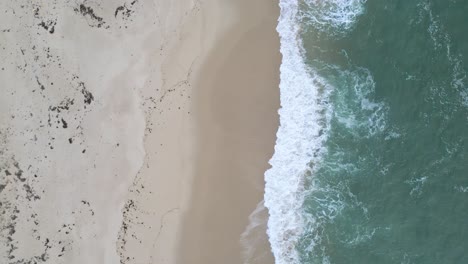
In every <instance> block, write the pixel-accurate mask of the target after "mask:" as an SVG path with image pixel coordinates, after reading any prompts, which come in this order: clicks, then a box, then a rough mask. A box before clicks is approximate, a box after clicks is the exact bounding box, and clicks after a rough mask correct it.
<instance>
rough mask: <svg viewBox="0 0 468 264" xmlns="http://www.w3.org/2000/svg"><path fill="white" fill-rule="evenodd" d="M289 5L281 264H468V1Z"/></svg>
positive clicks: (275, 222)
mask: <svg viewBox="0 0 468 264" xmlns="http://www.w3.org/2000/svg"><path fill="white" fill-rule="evenodd" d="M281 3H282V18H280V26H279V28H278V31H279V33H280V35H281V36H282V53H283V64H284V65H283V66H284V67H283V68H282V76H281V77H282V78H281V81H282V84H281V87H280V88H281V92H282V98H281V100H282V106H283V109H282V111H283V112H281V111H280V115H281V126H282V128H281V127H280V131H279V132H278V142H277V149H276V152H275V156H274V157H273V159H272V161H271V164H272V166H273V168H272V169H271V170H270V171H269V172H267V174H266V181H267V188H266V194H265V203H266V205H267V207H268V208H269V210H270V220H269V231H268V232H269V233H268V234H269V236H270V242H271V243H272V248H273V252H274V254H275V258H276V262H277V263H314V264H315V263H324V264H325V263H327V264H328V263H329V264H349V263H352V264H354V263H356V264H367V263H369V264H374V263H376V264H385V263H402V264H410V263H414V264H416V263H421V264H423V263H424V264H432V263H434V264H441V263H468V148H467V146H466V144H467V143H468V78H467V72H468V68H467V65H468V61H467V60H468V1H466V0H411V1H409V0H399V1H396V0H367V1H359V0H355V1H353V0H348V1H344V0H343V1H339V0H328V1H327V0H322V1H319V0H309V1H306V0H304V1H294V0H283V1H281ZM288 10H289V11H290V12H289V18H290V19H289V20H288V19H287V18H286V17H287V16H286V15H285V12H286V11H288ZM281 21H283V22H281ZM285 21H286V22H285ZM282 23H284V25H288V27H282V26H281V25H282ZM294 25H295V26H294ZM287 30H289V31H287ZM288 32H289V33H288ZM288 34H290V35H291V36H292V35H295V36H297V40H293V38H292V37H288V36H290V35H288ZM288 41H289V42H288ZM291 41H292V42H295V43H290V42H291ZM288 45H297V46H299V49H298V51H294V50H293V51H288V50H287V49H286V48H287V47H289V46H288ZM291 47H292V46H291ZM294 52H296V53H298V54H299V55H300V58H301V59H302V62H301V63H302V64H301V63H299V62H297V63H291V62H290V61H289V60H291V61H293V60H295V59H296V60H297V58H296V57H295V55H294V54H295V53H294ZM288 54H289V55H288ZM288 65H289V66H288ZM304 69H305V73H306V74H307V78H308V79H309V81H304V79H302V80H303V81H297V82H294V80H295V79H297V78H299V77H298V74H300V73H301V71H303V70H304ZM288 72H289V74H288ZM293 72H296V73H298V74H296V75H292V73H293ZM300 78H305V77H304V76H302V77H300ZM293 85H301V86H302V88H301V89H303V90H301V91H299V92H294V91H295V90H294V89H295V88H293V87H292V86H293ZM312 90H314V91H312ZM307 93H312V95H311V96H309V97H310V98H309V97H308V95H307ZM295 97H303V98H308V100H309V101H307V102H304V100H302V101H294V102H293V101H292V100H297V99H291V98H295ZM288 102H291V105H289V103H288ZM293 104H295V106H293ZM298 104H304V105H301V106H300V107H299V106H298ZM305 104H312V105H315V106H314V108H313V109H309V110H304V109H308V108H307V107H308V106H306V105H305ZM303 111H305V112H303ZM296 116H302V117H301V118H300V120H296V121H295V118H297V117H296ZM291 120H292V121H291ZM312 121H313V122H315V124H319V126H318V127H317V126H311V125H310V124H309V122H312ZM305 131H313V132H312V133H310V134H307V133H305ZM286 138H287V139H286ZM284 142H288V143H284ZM310 142H312V144H310V145H308V143H310ZM283 145H284V146H283ZM286 146H287V147H286ZM283 148H284V149H288V151H286V150H284V151H283V150H282V149H283ZM301 153H302V154H301ZM287 155H289V158H288V157H286V156H287ZM292 160H294V161H300V162H298V163H297V164H294V165H291V164H293V163H292V162H288V161H292ZM285 179H288V180H285ZM284 186H288V187H284ZM281 193H282V194H281ZM284 193H288V194H284ZM275 197H279V198H278V199H276V198H275ZM275 199H276V200H275ZM281 203H282V204H281ZM288 219H289V220H288Z"/></svg>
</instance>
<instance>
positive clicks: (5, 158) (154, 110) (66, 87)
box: [0, 0, 279, 264]
mask: <svg viewBox="0 0 468 264" xmlns="http://www.w3.org/2000/svg"><path fill="white" fill-rule="evenodd" d="M250 2H252V1H247V0H242V1H234V0H199V1H196V0H195V1H192V0H172V1H165V0H122V1H113V0H104V1H91V0H73V1H72V0H68V1H41V2H35V1H28V0H19V1H13V0H7V1H1V2H0V10H1V12H2V15H1V16H0V68H1V69H0V85H1V87H0V209H1V210H0V263H8V264H9V263H67V264H68V263H80V264H81V263H89V264H93V263H96V264H102V263H138V264H139V263H158V264H159V263H176V262H178V263H242V260H241V255H242V248H241V243H240V239H241V234H242V233H243V232H244V231H245V230H246V226H247V225H248V223H249V222H248V221H249V220H248V217H249V214H250V213H251V212H252V211H253V210H254V209H255V208H256V205H257V203H258V202H259V201H261V199H262V195H263V172H264V171H265V169H266V168H267V160H268V158H269V157H270V156H271V154H272V151H273V144H274V134H275V131H276V128H277V116H276V109H277V108H278V91H277V87H278V76H279V73H278V67H279V54H278V50H279V40H278V39H277V36H276V33H275V32H274V26H275V25H276V18H277V16H278V10H277V8H276V7H275V6H276V5H277V3H276V2H271V1H266V0H258V1H254V2H255V3H250ZM192 98H193V100H192ZM259 208H261V207H259ZM264 213H265V212H264V211H263V214H264ZM259 215H260V222H258V223H260V225H259V228H255V225H256V224H257V222H256V221H257V220H255V219H253V218H252V219H253V221H251V227H254V228H252V229H248V230H249V231H252V232H245V233H244V236H243V238H244V240H245V241H248V243H254V244H255V245H256V247H255V248H256V249H257V251H259V252H260V253H258V252H257V251H252V252H250V253H252V255H249V254H250V253H249V251H246V252H245V253H246V254H247V255H246V256H247V257H249V256H252V257H255V256H259V255H260V256H262V259H263V260H262V261H263V262H248V263H272V259H271V254H269V246H268V243H267V242H266V235H265V232H264V230H263V231H262V228H264V225H263V224H264V221H265V219H264V218H263V219H262V218H261V217H262V216H261V214H259ZM253 216H255V217H256V216H257V215H253ZM263 217H264V216H263ZM257 233H258V234H259V235H258V236H257ZM252 237H253V239H252ZM257 239H258V240H259V241H256V240H257Z"/></svg>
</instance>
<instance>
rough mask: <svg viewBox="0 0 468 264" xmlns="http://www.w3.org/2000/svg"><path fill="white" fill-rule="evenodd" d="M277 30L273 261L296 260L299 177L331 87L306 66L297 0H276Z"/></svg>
mask: <svg viewBox="0 0 468 264" xmlns="http://www.w3.org/2000/svg"><path fill="white" fill-rule="evenodd" d="M280 7H281V15H280V18H279V23H278V27H277V30H278V32H279V35H280V38H281V53H282V55H283V61H282V64H281V68H280V71H281V74H280V75H281V81H280V96H281V109H280V110H279V114H280V127H279V129H278V133H277V141H276V146H275V153H274V155H273V157H272V158H271V160H270V164H271V165H272V168H271V169H270V170H268V171H267V172H266V173H265V180H266V186H265V206H266V207H267V208H268V209H269V214H270V217H269V220H268V230H267V233H268V236H269V240H270V243H271V246H272V251H273V254H274V256H275V259H276V263H278V264H286V263H287V264H294V263H299V256H298V254H297V251H296V249H295V245H296V243H297V241H298V239H299V237H300V235H301V233H302V227H303V219H302V209H301V207H302V203H303V195H304V190H303V183H304V177H305V176H306V175H308V174H312V173H313V166H311V165H312V164H317V163H318V161H319V159H320V157H321V156H322V155H323V152H324V148H323V147H322V146H323V143H324V142H325V140H326V138H327V128H328V123H329V120H330V109H329V104H328V101H327V96H328V94H329V91H330V89H329V88H330V87H329V86H328V85H327V83H326V82H325V81H324V80H323V79H321V78H320V77H319V76H317V75H316V74H314V73H313V72H311V71H310V70H308V68H307V66H306V64H305V62H304V58H303V50H302V41H301V40H300V38H299V30H300V26H299V24H298V22H297V15H298V10H299V9H298V8H299V6H298V1H297V0H281V1H280Z"/></svg>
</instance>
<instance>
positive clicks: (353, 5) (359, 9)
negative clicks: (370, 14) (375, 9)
mask: <svg viewBox="0 0 468 264" xmlns="http://www.w3.org/2000/svg"><path fill="white" fill-rule="evenodd" d="M366 1H367V0H304V3H305V4H306V6H307V8H306V10H305V11H303V12H302V15H303V18H304V19H305V20H306V21H307V22H308V24H310V25H312V26H313V27H314V28H316V29H318V30H320V31H325V32H326V33H327V34H329V35H337V34H341V33H345V32H348V31H349V29H351V28H352V27H353V25H354V24H355V22H356V20H357V18H358V17H359V16H360V15H361V14H362V13H363V12H364V10H365V9H364V4H365V2H366Z"/></svg>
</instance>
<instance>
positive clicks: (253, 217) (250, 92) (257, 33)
mask: <svg viewBox="0 0 468 264" xmlns="http://www.w3.org/2000/svg"><path fill="white" fill-rule="evenodd" d="M223 8H224V9H225V10H229V9H232V10H233V11H234V12H235V14H234V17H235V18H234V19H233V23H232V25H231V26H230V27H229V28H228V29H226V30H224V31H223V32H221V33H219V37H218V40H217V41H216V44H215V46H214V47H213V49H212V50H211V51H210V52H208V53H207V57H206V60H205V61H204V62H203V64H202V66H201V69H200V73H199V74H198V75H197V76H196V77H197V78H196V84H195V88H194V99H193V107H194V115H195V122H196V125H195V129H196V145H195V149H194V150H195V157H196V159H195V167H194V173H195V174H194V175H193V186H192V188H193V189H192V195H191V198H190V201H191V203H190V204H188V210H187V211H186V212H185V214H184V215H183V216H182V218H183V220H182V221H183V222H182V227H181V228H182V230H181V231H182V232H181V236H180V238H179V243H180V245H179V246H180V248H179V251H180V252H179V258H178V262H177V263H180V264H182V263H194V264H196V263H200V264H202V263H219V260H220V259H223V261H224V262H223V263H233V264H234V263H252V264H253V263H257V264H261V263H274V260H273V255H272V253H271V248H270V246H269V242H268V239H267V235H266V221H267V212H266V209H265V208H264V207H263V203H262V200H263V192H264V184H265V183H264V178H263V174H264V172H265V171H266V170H267V169H268V168H269V164H268V160H269V159H270V158H271V156H272V154H273V148H274V145H275V140H276V130H277V129H278V126H279V117H278V114H277V110H278V109H279V89H278V87H279V66H280V63H281V55H280V52H279V36H278V34H277V32H276V30H275V28H276V23H277V19H278V17H279V7H278V6H277V4H275V3H271V2H270V1H257V2H256V3H252V2H251V1H237V2H235V3H231V5H230V6H227V5H226V6H225V7H223ZM212 23H215V22H212ZM249 221H250V222H249ZM241 239H242V240H243V241H242V242H241ZM242 244H244V245H242ZM251 248H254V250H253V251H252V250H251ZM245 258H247V259H245Z"/></svg>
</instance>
